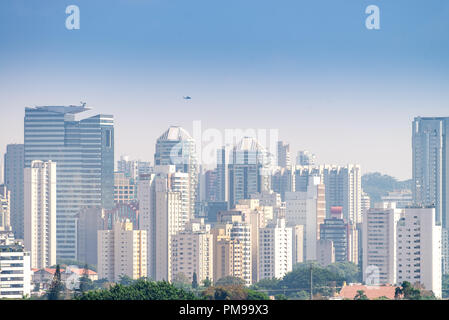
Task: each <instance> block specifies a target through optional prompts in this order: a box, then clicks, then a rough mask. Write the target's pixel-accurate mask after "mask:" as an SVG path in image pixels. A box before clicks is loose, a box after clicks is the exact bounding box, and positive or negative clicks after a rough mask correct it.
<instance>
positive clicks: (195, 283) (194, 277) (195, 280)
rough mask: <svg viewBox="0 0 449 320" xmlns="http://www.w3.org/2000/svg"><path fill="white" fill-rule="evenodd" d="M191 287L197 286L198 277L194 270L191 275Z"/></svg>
mask: <svg viewBox="0 0 449 320" xmlns="http://www.w3.org/2000/svg"><path fill="white" fill-rule="evenodd" d="M192 288H193V289H196V288H198V278H197V276H196V272H194V273H193V276H192Z"/></svg>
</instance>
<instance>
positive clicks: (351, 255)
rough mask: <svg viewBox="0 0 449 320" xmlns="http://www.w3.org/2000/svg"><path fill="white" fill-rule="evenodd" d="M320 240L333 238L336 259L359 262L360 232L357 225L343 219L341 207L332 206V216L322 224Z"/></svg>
mask: <svg viewBox="0 0 449 320" xmlns="http://www.w3.org/2000/svg"><path fill="white" fill-rule="evenodd" d="M320 240H331V241H332V243H333V247H334V249H335V261H336V262H345V261H350V262H353V263H355V264H358V233H357V231H356V228H355V225H354V224H352V223H347V222H346V221H345V220H344V219H343V212H342V208H341V207H332V208H331V217H330V218H327V219H324V223H323V224H321V225H320Z"/></svg>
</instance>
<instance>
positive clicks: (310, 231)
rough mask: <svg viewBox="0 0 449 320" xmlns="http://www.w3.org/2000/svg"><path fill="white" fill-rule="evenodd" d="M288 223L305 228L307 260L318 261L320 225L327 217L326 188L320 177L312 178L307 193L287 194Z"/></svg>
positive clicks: (305, 254) (286, 215)
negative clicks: (317, 247)
mask: <svg viewBox="0 0 449 320" xmlns="http://www.w3.org/2000/svg"><path fill="white" fill-rule="evenodd" d="M285 202H286V214H285V217H286V221H287V224H288V226H296V225H303V226H304V256H305V260H306V261H309V260H316V242H317V240H319V239H320V224H322V223H323V222H324V219H325V216H326V203H325V187H324V185H323V184H322V183H321V180H320V178H319V177H310V179H309V186H308V188H307V191H306V192H302V191H297V192H287V193H286V194H285Z"/></svg>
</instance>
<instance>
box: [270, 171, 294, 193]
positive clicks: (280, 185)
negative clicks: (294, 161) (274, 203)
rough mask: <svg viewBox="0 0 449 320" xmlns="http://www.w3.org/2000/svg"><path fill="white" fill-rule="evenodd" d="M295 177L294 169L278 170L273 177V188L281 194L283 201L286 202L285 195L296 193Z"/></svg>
mask: <svg viewBox="0 0 449 320" xmlns="http://www.w3.org/2000/svg"><path fill="white" fill-rule="evenodd" d="M294 182H295V177H294V175H293V170H292V167H291V166H290V167H287V168H277V169H275V170H274V172H273V173H272V176H271V188H272V189H273V191H274V192H276V193H278V194H280V196H281V201H285V193H286V192H292V191H294V190H295V189H294Z"/></svg>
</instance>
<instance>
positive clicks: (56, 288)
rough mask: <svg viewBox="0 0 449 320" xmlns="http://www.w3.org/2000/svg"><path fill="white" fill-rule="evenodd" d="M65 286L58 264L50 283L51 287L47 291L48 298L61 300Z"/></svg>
mask: <svg viewBox="0 0 449 320" xmlns="http://www.w3.org/2000/svg"><path fill="white" fill-rule="evenodd" d="M64 289H65V286H64V284H63V283H62V281H61V269H60V267H59V264H58V265H56V270H55V274H54V276H53V280H52V282H51V284H50V288H49V290H48V292H47V299H48V300H59V299H61V297H62V296H61V293H62V292H63V291H64Z"/></svg>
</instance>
